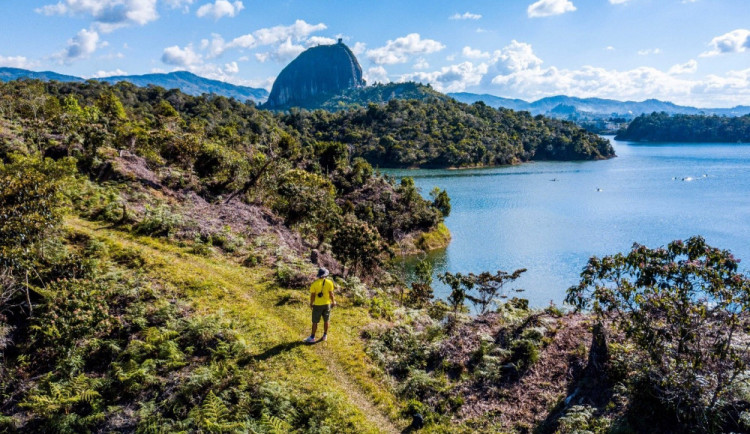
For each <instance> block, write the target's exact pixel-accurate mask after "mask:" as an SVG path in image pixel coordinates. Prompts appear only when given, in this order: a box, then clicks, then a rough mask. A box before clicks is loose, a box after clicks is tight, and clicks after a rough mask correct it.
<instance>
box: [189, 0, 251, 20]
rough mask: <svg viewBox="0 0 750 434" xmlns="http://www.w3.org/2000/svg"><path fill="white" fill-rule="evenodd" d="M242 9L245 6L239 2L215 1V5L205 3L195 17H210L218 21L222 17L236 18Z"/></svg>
mask: <svg viewBox="0 0 750 434" xmlns="http://www.w3.org/2000/svg"><path fill="white" fill-rule="evenodd" d="M243 9H245V5H243V4H242V2H241V1H235V2H233V3H230V2H229V1H227V0H216V2H215V3H206V4H204V5H203V6H201V7H199V8H198V11H196V13H195V15H197V16H198V18H203V17H211V18H213V19H214V20H218V19H220V18H222V17H230V18H231V17H236V16H237V14H239V13H240V11H241V10H243Z"/></svg>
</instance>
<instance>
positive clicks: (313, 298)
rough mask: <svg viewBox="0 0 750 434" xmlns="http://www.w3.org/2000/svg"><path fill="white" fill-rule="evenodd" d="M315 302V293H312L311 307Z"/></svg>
mask: <svg viewBox="0 0 750 434" xmlns="http://www.w3.org/2000/svg"><path fill="white" fill-rule="evenodd" d="M313 304H315V293H314V292H311V293H310V307H313Z"/></svg>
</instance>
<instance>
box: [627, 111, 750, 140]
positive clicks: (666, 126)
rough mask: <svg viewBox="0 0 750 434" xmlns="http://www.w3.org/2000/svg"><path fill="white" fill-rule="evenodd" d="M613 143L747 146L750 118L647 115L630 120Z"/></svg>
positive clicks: (749, 138)
mask: <svg viewBox="0 0 750 434" xmlns="http://www.w3.org/2000/svg"><path fill="white" fill-rule="evenodd" d="M615 138H616V139H617V140H632V141H638V142H729V143H735V142H743V143H747V142H750V115H745V116H738V117H727V116H716V115H714V116H706V115H673V116H670V115H669V114H667V113H664V112H662V113H656V112H654V113H651V114H650V115H641V116H638V117H637V118H635V119H633V121H632V122H631V123H630V125H628V127H627V129H625V130H624V131H621V132H620V133H619V134H617V137H615Z"/></svg>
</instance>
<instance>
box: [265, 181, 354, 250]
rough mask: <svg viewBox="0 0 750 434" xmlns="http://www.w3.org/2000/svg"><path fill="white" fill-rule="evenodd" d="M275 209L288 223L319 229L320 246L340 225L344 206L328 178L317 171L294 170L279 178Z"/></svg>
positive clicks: (316, 230) (317, 231)
mask: <svg viewBox="0 0 750 434" xmlns="http://www.w3.org/2000/svg"><path fill="white" fill-rule="evenodd" d="M276 192H277V193H278V196H279V198H278V200H277V201H276V203H275V204H274V209H275V210H276V211H278V212H279V213H280V214H281V215H283V216H284V217H285V219H286V222H287V224H289V225H296V224H307V225H308V226H310V227H312V228H313V231H315V236H316V237H317V238H318V247H320V244H322V243H323V241H324V240H325V239H326V238H327V237H328V236H329V235H330V232H331V231H332V230H333V228H334V227H335V226H336V223H337V219H338V216H339V214H340V212H341V211H340V209H339V207H338V205H336V201H335V199H336V192H335V190H334V188H333V185H332V184H331V182H330V181H328V179H326V178H324V177H322V176H320V175H317V174H315V173H310V172H305V171H304V170H300V169H293V170H290V171H288V172H287V173H285V174H284V175H283V176H282V177H281V179H279V185H278V188H277V190H276Z"/></svg>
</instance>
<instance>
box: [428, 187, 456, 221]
mask: <svg viewBox="0 0 750 434" xmlns="http://www.w3.org/2000/svg"><path fill="white" fill-rule="evenodd" d="M430 197H431V198H432V206H433V207H435V209H437V210H438V211H440V214H442V215H443V217H448V216H449V215H450V214H451V198H450V197H448V192H447V191H445V190H440V189H439V188H438V187H435V188H433V189H432V191H431V192H430Z"/></svg>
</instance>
